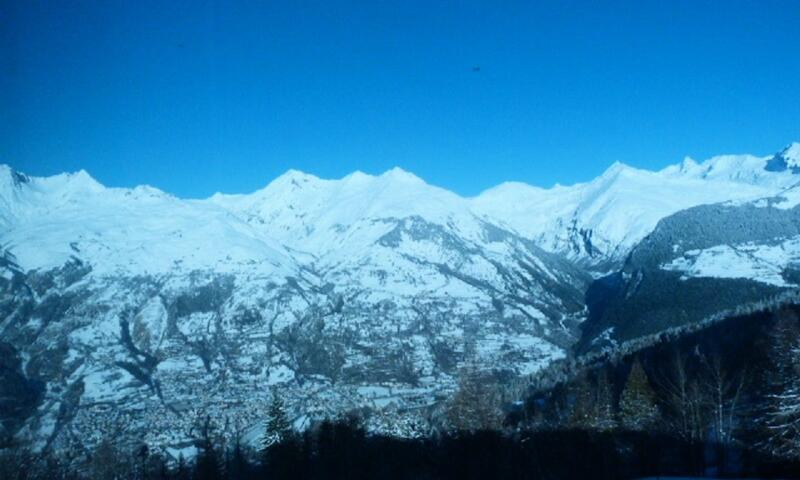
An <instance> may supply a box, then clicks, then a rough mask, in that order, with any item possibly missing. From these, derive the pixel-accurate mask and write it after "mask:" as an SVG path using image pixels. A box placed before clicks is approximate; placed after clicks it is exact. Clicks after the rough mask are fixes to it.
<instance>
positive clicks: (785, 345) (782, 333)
mask: <svg viewBox="0 0 800 480" xmlns="http://www.w3.org/2000/svg"><path fill="white" fill-rule="evenodd" d="M769 358H770V362H771V363H772V365H771V366H772V368H771V369H770V371H769V372H767V380H768V382H767V383H768V385H767V386H768V388H769V389H770V390H771V393H770V394H769V405H768V407H767V412H766V415H765V416H766V422H765V424H766V436H767V441H766V446H767V448H768V449H769V450H770V452H771V453H773V454H775V455H780V456H785V457H790V458H800V325H798V321H797V318H796V317H795V316H794V315H788V314H780V315H779V317H778V320H777V321H776V324H775V327H774V328H773V331H772V332H771V335H770V351H769Z"/></svg>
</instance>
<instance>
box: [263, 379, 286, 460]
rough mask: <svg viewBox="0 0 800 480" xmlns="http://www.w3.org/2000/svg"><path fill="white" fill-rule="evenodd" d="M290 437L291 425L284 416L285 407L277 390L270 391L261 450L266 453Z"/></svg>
mask: <svg viewBox="0 0 800 480" xmlns="http://www.w3.org/2000/svg"><path fill="white" fill-rule="evenodd" d="M291 435H292V424H291V422H290V421H289V417H288V416H287V415H286V406H285V405H284V403H283V398H281V396H280V394H279V392H278V389H277V388H273V389H272V401H271V403H270V405H269V409H268V410H267V425H266V428H265V430H264V437H263V439H262V441H261V448H262V450H263V451H264V452H266V451H267V450H268V449H269V448H270V447H271V446H272V445H275V444H277V443H281V442H284V441H286V440H287V439H288V438H289V437H291Z"/></svg>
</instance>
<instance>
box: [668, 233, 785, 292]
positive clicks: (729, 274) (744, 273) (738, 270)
mask: <svg viewBox="0 0 800 480" xmlns="http://www.w3.org/2000/svg"><path fill="white" fill-rule="evenodd" d="M798 260H800V237H794V238H790V239H786V240H784V241H782V242H780V243H778V244H777V245H771V246H770V245H756V244H752V243H746V244H740V245H735V246H732V245H717V246H714V247H711V248H707V249H703V250H690V251H688V252H685V253H684V255H683V256H681V257H678V258H676V259H674V260H672V261H671V262H669V263H666V264H664V265H661V268H663V269H664V270H673V271H679V272H683V275H682V278H683V279H687V278H692V277H714V278H746V279H750V280H755V281H758V282H762V283H767V284H770V285H775V286H778V287H786V286H790V284H788V283H787V282H786V280H785V279H784V278H783V277H782V276H781V272H782V271H783V269H784V267H785V266H786V265H789V264H791V263H796V262H797V261H798Z"/></svg>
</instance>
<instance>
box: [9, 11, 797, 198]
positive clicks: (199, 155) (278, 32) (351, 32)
mask: <svg viewBox="0 0 800 480" xmlns="http://www.w3.org/2000/svg"><path fill="white" fill-rule="evenodd" d="M799 24H800V1H794V0H787V1H769V0H766V1H748V2H745V1H736V0H728V1H721V0H720V1H703V0H691V1H670V2H667V1H641V0H639V1H631V2H596V1H595V2H577V1H563V0H562V1H552V2H513V1H507V2H497V1H490V2H489V1H487V2H429V1H425V2H410V1H403V2H383V1H370V2H336V1H324V2H304V1H290V2H244V3H241V4H236V3H235V2H229V1H224V2H223V1H218V2H214V1H202V0H196V1H190V2H180V1H173V2H148V1H136V2H130V1H119V2H115V1H104V2H91V1H84V2H37V1H28V0H24V1H19V2H16V1H11V0H7V1H4V2H3V3H2V5H0V62H1V63H0V112H2V114H1V115H0V147H2V148H0V155H2V157H0V163H9V164H11V165H12V166H13V167H15V168H17V169H19V170H22V171H25V172H28V173H31V174H35V175H48V174H53V173H58V172H61V171H71V170H77V169H81V168H84V169H86V170H88V171H89V172H90V173H91V174H92V175H93V176H95V177H96V178H97V179H98V180H100V181H101V182H103V183H104V184H106V185H110V186H133V185H136V184H142V183H147V184H151V185H154V186H156V187H158V188H161V189H163V190H166V191H168V192H171V193H174V194H178V195H180V196H190V197H203V196H207V195H209V194H211V193H213V192H214V191H217V190H219V191H224V192H248V191H252V190H255V189H258V188H260V187H263V186H264V185H265V184H266V183H268V182H269V181H270V180H271V179H272V178H274V177H276V176H277V175H279V174H281V173H282V172H284V171H285V170H287V169H289V168H295V169H299V170H303V171H307V172H310V173H313V174H316V175H319V176H322V177H340V176H343V175H345V174H346V173H349V172H350V171H353V170H356V169H359V170H362V171H365V172H368V173H379V172H381V171H384V170H387V169H389V168H391V167H393V166H395V165H397V166H400V167H402V168H404V169H406V170H410V171H412V172H415V173H416V174H418V175H419V176H421V177H423V178H425V179H426V180H427V181H429V182H430V183H434V184H437V185H441V186H444V187H446V188H449V189H452V190H454V191H456V192H458V193H460V194H463V195H473V194H477V193H478V192H480V191H481V190H483V189H485V188H488V187H490V186H493V185H495V184H497V183H500V182H502V181H505V180H519V181H524V182H528V183H531V184H535V185H541V186H550V185H552V184H554V183H556V182H560V183H564V184H568V183H574V182H578V181H584V180H588V179H590V178H592V177H594V176H596V175H597V174H599V173H600V172H602V171H603V170H604V169H605V168H606V167H607V166H608V165H610V164H611V163H612V162H613V161H616V160H619V161H623V162H625V163H628V164H631V165H634V166H639V167H644V168H660V167H663V166H665V165H667V164H669V163H675V162H678V161H680V160H681V159H682V158H683V156H684V155H691V156H693V157H695V158H697V159H702V158H705V157H708V156H710V155H713V154H717V153H739V152H752V153H758V154H768V153H771V152H773V151H775V150H777V149H779V148H780V147H782V146H783V145H785V144H787V143H789V142H790V141H793V140H800V34H798V30H797V26H798V25H799ZM473 66H480V72H473Z"/></svg>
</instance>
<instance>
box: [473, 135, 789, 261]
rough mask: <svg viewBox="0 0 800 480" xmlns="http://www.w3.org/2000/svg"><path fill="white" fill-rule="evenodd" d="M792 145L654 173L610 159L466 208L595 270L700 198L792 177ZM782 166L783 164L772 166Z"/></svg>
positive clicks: (718, 198)
mask: <svg viewBox="0 0 800 480" xmlns="http://www.w3.org/2000/svg"><path fill="white" fill-rule="evenodd" d="M798 152H800V144H798V143H792V144H791V145H789V146H787V147H786V148H785V149H783V150H782V151H781V152H779V153H777V154H775V155H772V156H766V157H756V156H752V155H723V156H718V157H713V158H710V159H708V160H706V161H704V162H701V163H697V162H695V161H694V160H692V159H691V158H686V159H685V160H684V161H683V162H682V163H680V164H678V165H672V166H669V167H667V168H665V169H663V170H661V171H658V172H651V171H647V170H640V169H636V168H633V167H629V166H627V165H624V164H622V163H615V164H614V165H612V166H611V167H610V168H609V169H608V170H606V171H605V173H603V174H602V175H601V176H599V177H597V178H596V179H594V180H592V181H591V182H588V183H583V184H577V185H573V186H569V187H564V186H560V185H557V186H555V187H553V188H550V189H542V188H537V187H531V186H529V185H526V184H522V183H513V182H512V183H505V184H502V185H499V186H497V187H495V188H492V189H489V190H487V191H485V192H483V193H482V194H481V195H480V196H478V197H476V198H474V199H471V203H472V206H473V209H474V211H476V212H479V213H480V214H482V215H484V216H485V217H486V218H491V219H493V220H494V221H496V222H497V223H498V224H500V225H503V226H506V227H507V228H510V229H513V230H515V231H518V232H520V234H522V235H523V236H525V237H527V238H530V239H532V240H533V241H535V242H536V243H537V244H538V245H539V246H541V247H542V248H544V249H546V250H548V251H551V252H555V253H560V254H563V255H565V256H567V257H568V258H570V259H573V260H575V261H577V262H578V263H580V264H583V265H586V266H589V267H590V268H591V267H593V269H595V270H600V271H602V270H604V269H607V270H610V269H612V268H614V267H615V266H617V265H619V264H620V262H621V261H622V260H623V259H624V258H625V256H626V255H627V254H628V252H629V251H630V249H631V248H632V247H633V246H634V245H635V244H636V243H637V242H639V241H640V240H641V239H642V238H644V237H645V235H647V234H648V233H650V232H651V231H652V230H653V229H654V228H655V226H656V224H657V223H658V221H659V220H660V219H662V218H664V217H666V216H668V215H671V214H673V213H675V212H678V211H680V210H683V209H685V208H689V207H693V206H695V205H702V204H707V203H716V202H722V201H726V200H732V199H755V198H759V197H764V196H769V195H772V194H774V193H776V192H779V191H781V190H783V189H784V188H787V187H789V186H792V185H794V184H796V183H797V182H798V181H800V176H798V175H795V173H796V171H793V170H792V166H793V165H795V164H797V162H798V157H800V153H798ZM779 165H789V166H790V168H778V167H777V166H779Z"/></svg>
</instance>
